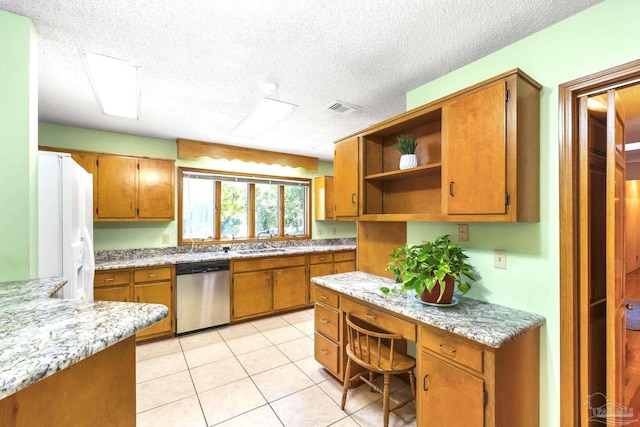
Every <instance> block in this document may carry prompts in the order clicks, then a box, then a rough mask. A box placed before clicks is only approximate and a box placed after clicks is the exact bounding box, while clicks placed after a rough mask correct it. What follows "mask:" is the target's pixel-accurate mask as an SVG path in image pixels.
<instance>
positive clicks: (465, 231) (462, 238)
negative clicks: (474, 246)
mask: <svg viewBox="0 0 640 427" xmlns="http://www.w3.org/2000/svg"><path fill="white" fill-rule="evenodd" d="M468 241H469V224H458V242H468Z"/></svg>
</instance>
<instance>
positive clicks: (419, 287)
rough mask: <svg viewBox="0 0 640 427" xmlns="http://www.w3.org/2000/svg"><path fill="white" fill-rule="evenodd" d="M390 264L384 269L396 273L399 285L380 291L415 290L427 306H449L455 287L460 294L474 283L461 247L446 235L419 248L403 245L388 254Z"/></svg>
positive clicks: (470, 267)
mask: <svg viewBox="0 0 640 427" xmlns="http://www.w3.org/2000/svg"><path fill="white" fill-rule="evenodd" d="M390 256H391V258H393V261H391V262H390V263H389V265H388V266H387V270H388V271H392V272H393V273H394V274H395V278H396V282H397V283H400V286H399V287H397V288H395V289H389V288H386V287H383V288H380V290H381V291H382V292H383V293H385V294H388V293H390V292H391V293H396V294H399V293H401V292H404V291H406V290H414V291H416V294H417V295H419V296H420V299H421V300H422V301H423V302H425V303H428V304H440V305H451V304H453V303H455V302H457V300H454V299H453V291H454V286H455V284H457V285H458V290H460V292H462V293H463V294H464V293H466V292H467V291H468V290H469V289H470V287H471V282H473V281H475V280H476V276H475V275H476V270H475V268H474V267H473V266H471V265H470V264H469V263H468V262H467V259H468V258H469V257H468V256H467V255H465V253H464V251H463V249H462V247H461V246H460V245H458V244H457V243H451V240H450V239H449V236H448V235H445V236H440V237H438V238H436V239H435V240H434V241H433V242H427V243H424V244H421V245H412V246H409V244H406V245H405V246H404V247H402V248H399V249H395V250H394V251H393V253H392V254H391V255H390Z"/></svg>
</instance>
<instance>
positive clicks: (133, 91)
mask: <svg viewBox="0 0 640 427" xmlns="http://www.w3.org/2000/svg"><path fill="white" fill-rule="evenodd" d="M80 52H81V53H82V58H83V60H84V65H85V67H86V69H87V74H88V75H89V80H90V81H91V87H92V88H93V93H94V94H95V96H96V100H97V101H98V105H99V106H100V110H101V111H102V112H103V113H104V114H109V115H112V116H118V117H126V118H129V119H135V120H137V119H138V116H139V113H140V67H139V66H136V65H132V64H130V63H128V62H126V61H122V60H120V59H115V58H111V57H109V56H104V55H99V54H97V53H92V52H87V51H84V50H80Z"/></svg>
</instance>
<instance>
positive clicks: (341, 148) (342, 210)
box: [333, 136, 360, 219]
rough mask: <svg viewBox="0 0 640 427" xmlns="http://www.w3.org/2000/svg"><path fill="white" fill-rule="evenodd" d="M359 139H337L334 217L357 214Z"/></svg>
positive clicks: (334, 169) (334, 164) (346, 216)
mask: <svg viewBox="0 0 640 427" xmlns="http://www.w3.org/2000/svg"><path fill="white" fill-rule="evenodd" d="M359 157H360V156H359V140H358V137H357V136H354V137H352V138H348V139H345V140H343V141H339V142H337V143H336V145H335V155H334V159H333V171H334V176H335V177H334V182H333V189H334V192H335V198H334V200H335V204H336V206H335V210H336V219H341V218H346V219H353V218H354V217H357V216H358V214H359V209H358V206H359V200H358V199H359V197H360V191H359V189H358V187H359V176H360V174H359V160H358V159H359Z"/></svg>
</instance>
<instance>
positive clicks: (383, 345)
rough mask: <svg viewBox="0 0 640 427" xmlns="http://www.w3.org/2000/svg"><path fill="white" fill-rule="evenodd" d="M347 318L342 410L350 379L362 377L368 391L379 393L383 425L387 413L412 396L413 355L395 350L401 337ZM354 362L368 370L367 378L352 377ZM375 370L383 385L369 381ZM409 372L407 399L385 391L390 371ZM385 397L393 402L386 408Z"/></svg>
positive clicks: (394, 373)
mask: <svg viewBox="0 0 640 427" xmlns="http://www.w3.org/2000/svg"><path fill="white" fill-rule="evenodd" d="M346 321H347V348H346V350H347V356H348V359H347V366H346V368H345V376H344V388H343V390H342V410H344V405H345V403H346V402H347V392H348V391H349V388H350V386H351V382H352V381H354V380H362V381H364V382H365V383H367V384H369V386H370V387H371V391H374V390H375V391H377V392H378V393H380V394H382V396H383V398H382V399H383V401H382V402H383V412H384V427H387V426H388V425H389V413H390V412H393V411H395V410H396V409H400V408H402V407H403V406H405V405H406V404H407V403H409V402H412V401H414V400H415V398H416V381H415V377H414V374H413V369H414V368H415V366H416V359H414V358H413V357H411V356H409V355H407V354H404V353H401V352H398V351H396V350H395V347H396V342H398V341H400V340H401V339H402V337H401V336H400V335H397V334H390V333H383V332H375V331H370V330H368V329H365V328H363V327H361V326H359V325H356V324H354V323H353V322H352V321H351V317H350V315H349V313H347V316H346ZM352 362H355V363H357V364H358V365H360V366H362V367H363V368H365V369H366V370H368V371H369V378H365V376H364V375H363V374H362V373H358V374H356V375H354V376H353V377H350V375H351V363H352ZM374 373H379V374H382V375H383V376H384V378H383V388H380V387H378V386H377V385H376V384H374V383H373V374H374ZM400 374H409V381H410V383H411V395H412V397H411V399H408V400H405V401H400V400H398V399H396V398H394V397H393V396H390V393H389V384H390V382H391V375H400ZM389 400H392V401H393V403H394V404H395V406H394V407H393V408H391V409H390V408H389Z"/></svg>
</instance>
